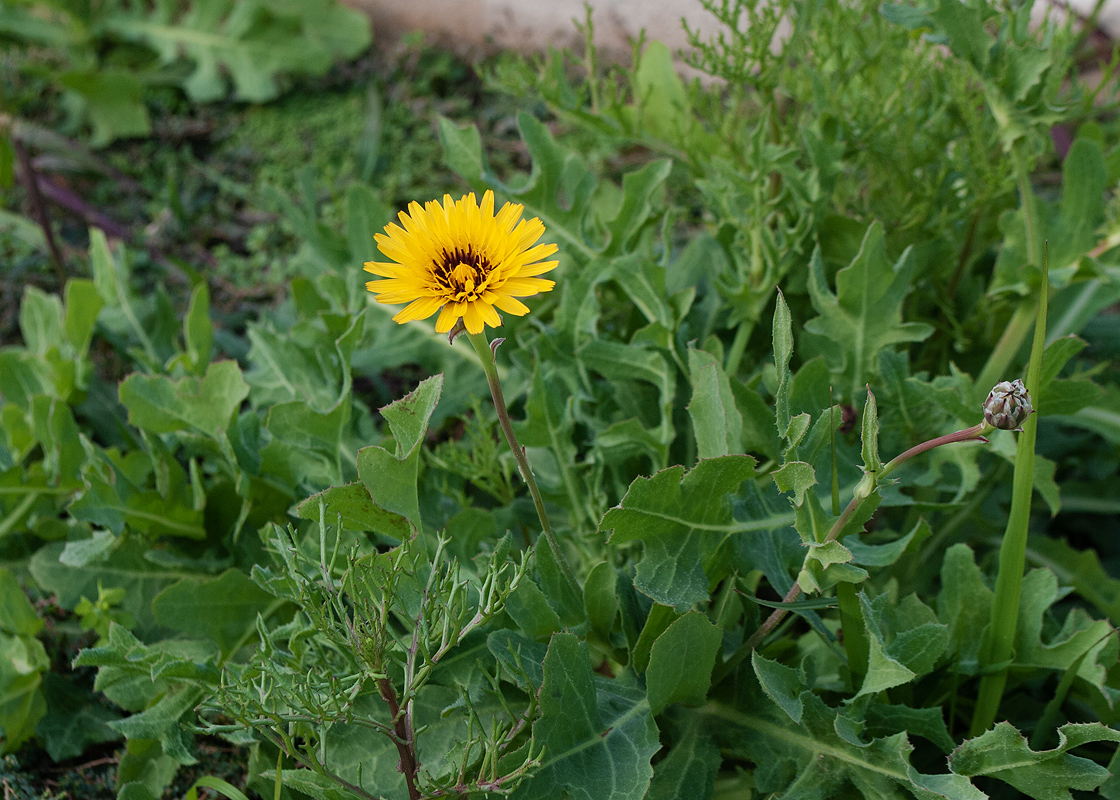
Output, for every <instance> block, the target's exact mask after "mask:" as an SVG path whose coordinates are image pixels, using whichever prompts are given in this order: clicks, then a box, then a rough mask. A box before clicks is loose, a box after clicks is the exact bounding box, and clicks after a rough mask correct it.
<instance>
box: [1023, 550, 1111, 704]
mask: <svg viewBox="0 0 1120 800" xmlns="http://www.w3.org/2000/svg"><path fill="white" fill-rule="evenodd" d="M1059 596H1060V595H1059V591H1058V579H1057V578H1056V577H1055V576H1054V573H1053V572H1051V571H1050V570H1048V569H1032V570H1031V571H1030V572H1028V573H1027V574H1026V575H1025V576H1023V589H1022V600H1021V601H1020V604H1019V624H1018V627H1017V629H1016V636H1015V651H1014V652H1015V666H1016V667H1030V668H1035V669H1053V670H1058V671H1061V672H1064V671H1066V670H1068V669H1071V668H1073V667H1074V666H1075V665H1076V666H1077V675H1078V677H1080V678H1083V679H1084V680H1085V681H1087V682H1088V683H1089V684H1090V685H1092V686H1096V687H1097V688H1098V690H1100V691H1101V692H1102V693H1105V694H1106V692H1105V689H1104V684H1105V680H1106V665H1105V664H1100V663H1098V662H1097V656H1098V655H1099V654H1100V653H1101V651H1102V650H1104V648H1105V647H1106V645H1108V643H1109V642H1108V640H1109V638H1110V637H1109V633H1110V632H1111V631H1112V626H1111V625H1110V624H1109V622H1108V621H1107V620H1096V621H1094V620H1092V619H1090V618H1089V616H1088V614H1086V613H1085V611H1084V610H1083V609H1080V608H1074V609H1072V610H1071V611H1070V612H1069V613H1068V614H1067V616H1066V618H1065V620H1064V621H1063V624H1062V628H1061V631H1060V632H1059V633H1058V634H1057V635H1055V636H1053V637H1052V638H1050V640H1049V641H1043V638H1042V637H1043V618H1044V617H1045V616H1046V614H1047V610H1048V609H1049V608H1050V607H1051V606H1052V605H1054V603H1056V602H1057V601H1058V599H1059ZM1048 638H1049V637H1048ZM1083 656H1087V657H1084V658H1083ZM1079 660H1080V661H1079Z"/></svg>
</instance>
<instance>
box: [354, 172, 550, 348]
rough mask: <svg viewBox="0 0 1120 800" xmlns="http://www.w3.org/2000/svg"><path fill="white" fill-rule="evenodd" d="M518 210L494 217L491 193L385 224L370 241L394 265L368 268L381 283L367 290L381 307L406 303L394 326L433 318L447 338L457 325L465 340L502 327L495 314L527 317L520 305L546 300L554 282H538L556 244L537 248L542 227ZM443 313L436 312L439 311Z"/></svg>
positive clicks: (508, 207)
mask: <svg viewBox="0 0 1120 800" xmlns="http://www.w3.org/2000/svg"><path fill="white" fill-rule="evenodd" d="M523 210H524V206H522V205H514V204H512V203H506V204H505V205H504V206H502V208H501V210H500V211H499V212H498V213H497V214H495V213H494V193H493V192H486V194H484V195H483V196H482V205H481V206H480V205H479V204H478V202H477V201H476V200H475V197H474V193H473V192H472V193H471V194H468V195H467V196H466V197H463V198H462V199H460V200H453V199H452V198H451V195H449V194H445V195H444V196H443V205H440V204H439V203H438V202H436V201H435V200H430V201H428V203H426V204H425V205H424V206H423V207H421V206H420V204H419V203H410V204H409V206H408V213H407V214H406V213H405V212H403V211H402V212H400V214H399V215H398V216H399V217H400V221H401V225H403V226H404V227H403V228H402V227H401V226H400V225H396V224H394V223H389V224H388V225H386V226H385V233H378V234H374V237H373V238H374V239H375V240H376V242H377V247H378V249H379V250H380V251H381V252H382V253H384V254H385V255H386V256H387V257H389V258H391V259H392V261H391V262H389V263H384V262H380V261H368V262H366V265H365V269H366V272H372V273H373V274H374V275H380V276H382V278H385V279H387V280H379V281H369V282H368V283H367V284H366V288H367V289H369V290H370V291H371V292H375V293H376V294H377V302H379V303H408V305H407V306H405V307H404V308H403V309H402V310H401V311H400V312H399V313H398V314H397V315H396V316H395V317H393V320H394V321H395V322H401V323H404V322H408V321H409V320H414V319H427V318H428V317H430V316H431V315H432V314H434V313H436V312H437V311H439V312H440V315H439V319H438V320H436V331H437V332H439V333H446V332H447V331H449V330H451V328H452V326H453V325H454V324H455V322H456V320H458V319H459V318H460V317H461V318H462V320H463V324H464V325H465V326H466V328H467V331H468V332H469V333H482V329H483V326H485V325H489V326H490V327H492V328H496V327H498V326H499V325H501V324H502V319H501V317H499V316H498V312H497V311H495V310H494V308H495V307H497V308H498V309H500V310H502V311H505V312H507V313H509V314H513V315H515V316H518V317H520V316H522V315H524V314H527V313H529V309H528V307H527V306H525V305H524V304H523V303H522V302H521V301H520V300H518V299H517V298H518V297H528V296H529V295H533V294H536V293H537V292H547V291H548V290H549V289H551V288H552V287H553V286H555V285H556V284H555V282H554V281H550V280H545V279H544V278H538V277H536V276H537V275H541V274H543V273H545V272H548V271H549V270H551V269H553V268H555V267H556V265H557V264H558V263H559V262H557V261H541V259H543V258H547V257H548V256H550V255H552V254H553V253H555V252H556V245H554V244H536V242H537V240H538V239H540V238H541V236H542V235H544V224H543V223H542V222H541V221H540V220H539V219H537V218H536V217H534V218H533V219H529V220H523V219H521V212H522V211H523ZM441 309H442V311H441Z"/></svg>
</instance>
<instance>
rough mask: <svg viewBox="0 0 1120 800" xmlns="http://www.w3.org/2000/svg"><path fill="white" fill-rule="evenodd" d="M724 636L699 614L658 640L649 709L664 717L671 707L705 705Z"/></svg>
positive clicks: (650, 679) (649, 678) (648, 670)
mask: <svg viewBox="0 0 1120 800" xmlns="http://www.w3.org/2000/svg"><path fill="white" fill-rule="evenodd" d="M722 642H723V636H722V634H721V633H720V630H719V628H717V627H716V626H715V625H713V624H712V623H711V622H709V621H708V617H707V615H705V614H702V613H700V612H699V611H690V612H688V613H687V614H685V615H684V616H683V617H681V618H680V619H678V620H676V621H674V622H673V624H671V625H670V626H669V627H668V628H666V629H665V632H664V633H662V634H661V635H660V636H658V637H657V641H655V642H654V643H653V647H652V648H651V649H650V655H649V666H648V667H647V668H646V687H647V689H648V692H649V706H650V710H651V711H652V712H653V713H654V714H660V713H661V712H662V711H664V710H665V708H666V707H667V706H668V705H669V704H670V703H684V704H685V705H692V706H699V705H703V704H704V701H705V700H706V699H707V696H708V689H709V688H710V686H711V679H712V668H713V667H714V666H715V663H716V656H717V655H718V653H719V649H720V645H721V644H722Z"/></svg>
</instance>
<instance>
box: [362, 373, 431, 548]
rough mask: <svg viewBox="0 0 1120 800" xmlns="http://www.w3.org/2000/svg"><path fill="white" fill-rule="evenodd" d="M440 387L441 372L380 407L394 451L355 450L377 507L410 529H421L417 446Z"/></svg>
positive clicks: (364, 480)
mask: <svg viewBox="0 0 1120 800" xmlns="http://www.w3.org/2000/svg"><path fill="white" fill-rule="evenodd" d="M442 388H443V375H435V376H433V377H431V378H428V379H427V380H424V381H422V382H421V383H420V385H419V386H417V387H416V389H414V390H413V391H412V392H411V393H410V394H408V395H406V396H405V397H402V398H401V399H400V400H397V401H395V402H393V403H390V404H389V405H387V406H385V407H384V408H382V409H381V414H382V415H383V416H384V417H385V421H386V422H388V423H389V429H390V430H391V431H392V432H393V439H394V440H395V442H396V450H395V452H394V453H390V452H389V451H388V450H385V449H384V448H382V447H377V446H372V447H364V448H362V449H361V450H359V451H358V475H359V476H360V477H361V479H362V483H364V484H365V487H366V489H367V490H368V491H369V494H370V497H372V498H373V501H374V502H375V503H376V504H377V505H378V506H379V507H381V508H383V509H385V510H386V511H391V512H393V513H394V514H400V515H401V516H402V517H404V518H405V519H407V520H408V521H409V522H410V523H411V524H412V526H413V529H414V530H421V528H422V522H421V520H420V506H419V500H418V499H417V494H416V476H417V471H418V469H419V464H420V448H421V446H422V445H423V442H424V434H425V432H426V431H427V430H428V420H429V419H431V416H432V412H433V411H434V410H435V407H436V403H438V402H439V396H440V391H441V390H442Z"/></svg>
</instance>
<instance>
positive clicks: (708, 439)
mask: <svg viewBox="0 0 1120 800" xmlns="http://www.w3.org/2000/svg"><path fill="white" fill-rule="evenodd" d="M688 369H689V373H690V380H691V381H692V400H691V401H690V402H689V404H688V413H689V415H690V416H691V417H692V429H693V431H695V433H696V449H697V455H698V456H699V457H700V458H715V457H716V456H727V455H734V454H736V453H740V452H742V447H743V417H742V415H740V413H739V409H738V407H737V406H736V404H735V396H734V395H733V394H732V392H731V382H730V381H729V380H728V378H727V373H726V372H724V371H723V365H722V364H720V362H719V360H718V359H717V358H716V357H715V356H713V355H712V354H711V353H708V352H706V351H704V350H689V351H688Z"/></svg>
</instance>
